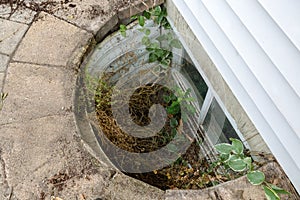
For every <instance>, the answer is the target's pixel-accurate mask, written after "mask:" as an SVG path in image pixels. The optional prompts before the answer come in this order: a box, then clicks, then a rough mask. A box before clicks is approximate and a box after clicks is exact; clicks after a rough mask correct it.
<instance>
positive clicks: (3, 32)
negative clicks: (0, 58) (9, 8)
mask: <svg viewBox="0 0 300 200" xmlns="http://www.w3.org/2000/svg"><path fill="white" fill-rule="evenodd" d="M27 28H28V26H27V25H25V24H20V23H17V22H12V21H8V20H5V19H0V53H3V54H6V55H11V54H12V53H13V52H14V51H15V49H16V47H17V45H18V44H19V42H20V41H21V39H22V37H23V35H24V34H25V32H26V30H27Z"/></svg>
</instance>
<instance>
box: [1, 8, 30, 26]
mask: <svg viewBox="0 0 300 200" xmlns="http://www.w3.org/2000/svg"><path fill="white" fill-rule="evenodd" d="M13 9H15V7H14V8H13ZM11 12H12V8H11V6H10V5H7V4H3V5H0V17H2V18H4V19H9V20H10V21H14V22H19V23H23V24H30V23H31V22H32V21H33V19H34V16H35V15H36V12H35V11H33V10H30V9H28V8H23V9H16V10H15V11H13V13H12V14H11Z"/></svg>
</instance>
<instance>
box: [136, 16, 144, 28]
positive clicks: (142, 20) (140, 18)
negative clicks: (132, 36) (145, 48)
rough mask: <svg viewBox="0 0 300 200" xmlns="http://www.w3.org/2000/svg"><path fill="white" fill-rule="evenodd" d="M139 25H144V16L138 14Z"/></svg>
mask: <svg viewBox="0 0 300 200" xmlns="http://www.w3.org/2000/svg"><path fill="white" fill-rule="evenodd" d="M138 20H139V25H140V26H142V27H143V26H144V25H145V17H144V16H138Z"/></svg>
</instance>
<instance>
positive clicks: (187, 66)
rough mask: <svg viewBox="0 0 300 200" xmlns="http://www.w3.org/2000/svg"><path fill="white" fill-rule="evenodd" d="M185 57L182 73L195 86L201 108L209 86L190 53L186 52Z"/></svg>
mask: <svg viewBox="0 0 300 200" xmlns="http://www.w3.org/2000/svg"><path fill="white" fill-rule="evenodd" d="M185 54H186V53H185ZM184 57H185V58H186V59H183V61H182V67H181V73H182V74H183V75H184V76H185V78H186V79H187V80H188V81H189V83H190V85H191V86H192V87H193V90H194V91H195V92H196V95H197V98H198V102H199V103H200V108H201V107H202V104H203V101H204V99H205V96H206V94H207V91H208V87H207V85H206V83H205V82H204V80H203V78H202V76H201V75H200V73H199V71H198V70H197V69H196V67H195V65H193V63H192V62H191V60H190V58H189V57H188V55H187V54H186V55H185V56H184Z"/></svg>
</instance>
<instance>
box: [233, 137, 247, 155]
mask: <svg viewBox="0 0 300 200" xmlns="http://www.w3.org/2000/svg"><path fill="white" fill-rule="evenodd" d="M230 141H232V147H233V152H234V153H236V154H241V153H243V151H244V145H243V143H242V142H241V141H240V140H238V139H235V138H230Z"/></svg>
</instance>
